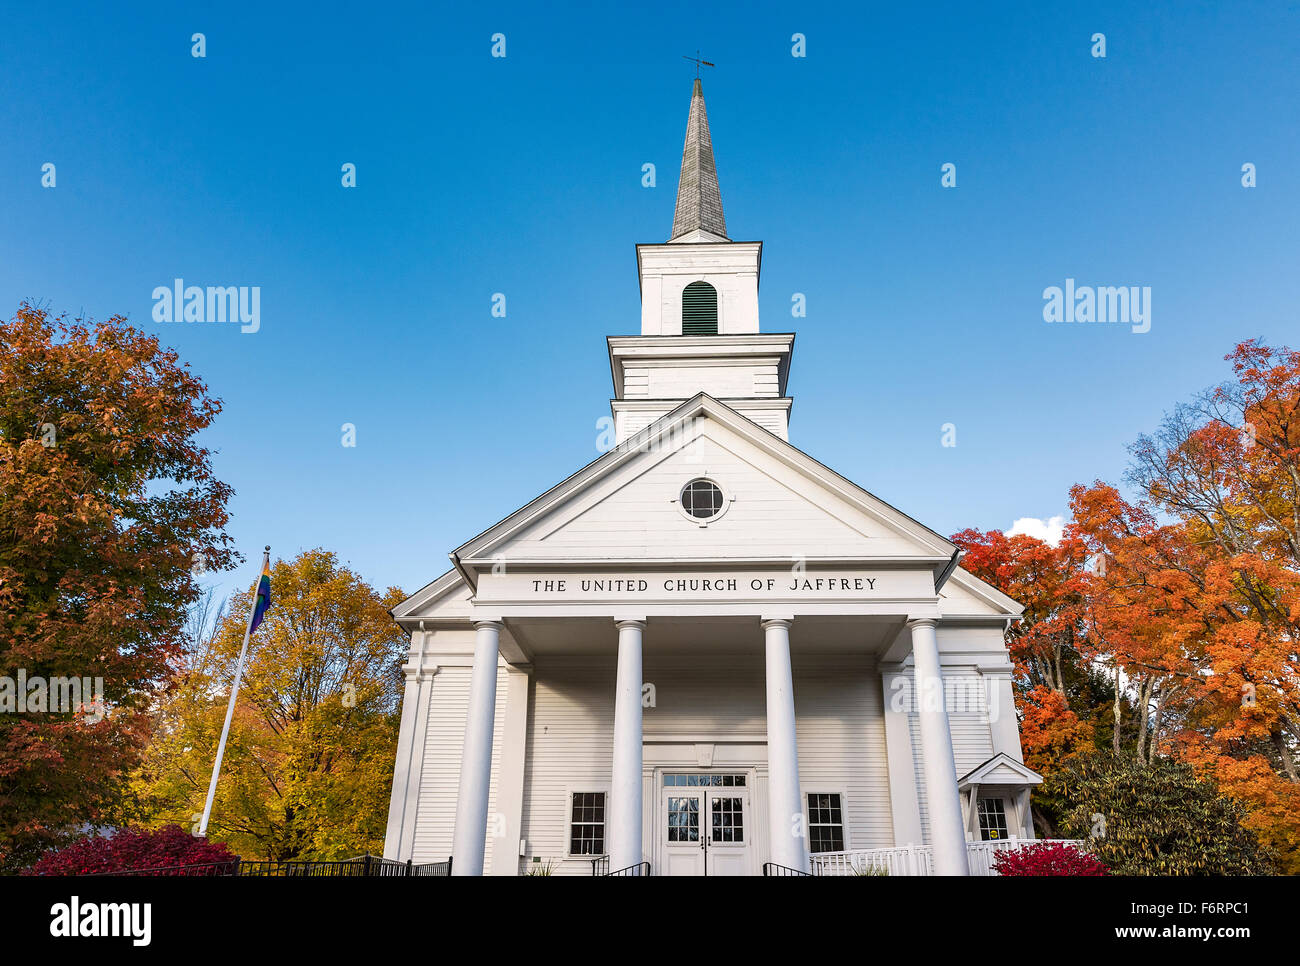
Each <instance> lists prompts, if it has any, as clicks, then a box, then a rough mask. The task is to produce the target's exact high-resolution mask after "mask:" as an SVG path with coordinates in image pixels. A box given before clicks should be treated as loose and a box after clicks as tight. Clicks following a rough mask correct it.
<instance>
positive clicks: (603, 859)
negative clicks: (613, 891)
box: [591, 855, 650, 876]
mask: <svg viewBox="0 0 1300 966" xmlns="http://www.w3.org/2000/svg"><path fill="white" fill-rule="evenodd" d="M591 874H592V875H637V876H641V875H649V874H650V863H649V862H638V863H637V864H636V865H629V866H628V867H627V868H626V869H615V870H614V871H613V872H611V871H609V856H608V855H598V856H596V857H595V858H594V859H592V860H591Z"/></svg>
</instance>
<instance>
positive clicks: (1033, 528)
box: [1006, 516, 1065, 547]
mask: <svg viewBox="0 0 1300 966" xmlns="http://www.w3.org/2000/svg"><path fill="white" fill-rule="evenodd" d="M1064 531H1065V517H1062V516H1056V517H1051V518H1049V519H1048V520H1046V521H1043V520H1040V519H1038V517H1021V518H1020V519H1018V520H1017V521H1016V522H1015V523H1013V524H1011V529H1010V530H1008V531H1006V534H1007V536H1008V537H1014V536H1016V535H1017V534H1021V533H1024V534H1027V535H1029V536H1031V537H1037V538H1038V539H1039V540H1042V541H1044V542H1046V543H1050V544H1051V545H1052V546H1053V547H1055V546H1056V545H1057V544H1058V543H1060V542H1061V537H1062V536H1063V534H1064Z"/></svg>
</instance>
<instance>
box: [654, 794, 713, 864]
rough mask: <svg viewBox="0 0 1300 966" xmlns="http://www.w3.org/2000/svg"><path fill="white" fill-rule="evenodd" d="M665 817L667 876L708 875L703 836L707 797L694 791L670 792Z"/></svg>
mask: <svg viewBox="0 0 1300 966" xmlns="http://www.w3.org/2000/svg"><path fill="white" fill-rule="evenodd" d="M663 814H664V836H665V837H664V873H665V874H666V875H704V859H705V853H704V845H705V843H704V841H703V840H702V838H701V836H700V832H701V828H700V818H701V816H702V815H703V814H704V794H703V793H702V792H698V791H695V790H693V789H692V790H687V789H685V788H673V789H668V790H667V792H666V794H665V795H664V813H663Z"/></svg>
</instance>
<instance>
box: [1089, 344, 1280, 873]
mask: <svg viewBox="0 0 1300 966" xmlns="http://www.w3.org/2000/svg"><path fill="white" fill-rule="evenodd" d="M1227 358H1228V359H1229V360H1231V361H1232V364H1233V372H1234V379H1233V380H1231V381H1229V382H1227V383H1225V384H1224V385H1222V386H1219V387H1217V388H1215V389H1213V390H1211V391H1209V392H1206V393H1203V394H1202V395H1201V396H1200V397H1198V398H1197V399H1196V400H1194V401H1193V402H1191V403H1189V404H1186V405H1183V406H1180V407H1179V408H1178V409H1176V410H1175V411H1174V413H1173V414H1171V415H1170V416H1168V417H1167V418H1166V419H1165V421H1164V423H1163V424H1162V426H1161V428H1160V430H1159V432H1158V433H1156V434H1155V435H1154V436H1151V437H1143V438H1141V439H1140V440H1139V441H1138V443H1137V444H1136V445H1135V446H1134V447H1133V451H1132V452H1133V463H1132V468H1131V471H1130V474H1129V478H1128V482H1129V484H1130V485H1131V486H1132V487H1133V489H1134V490H1135V491H1136V494H1137V498H1136V499H1135V500H1133V501H1129V500H1126V499H1125V498H1124V497H1123V496H1121V494H1120V493H1119V491H1118V490H1116V489H1115V488H1114V487H1112V486H1109V485H1106V484H1104V483H1100V482H1098V483H1095V484H1093V485H1092V486H1090V487H1083V486H1076V487H1074V488H1073V489H1072V490H1071V506H1072V510H1073V513H1074V519H1075V526H1074V534H1075V535H1076V536H1077V538H1078V539H1079V540H1080V541H1082V543H1083V544H1084V545H1085V546H1086V547H1087V549H1088V551H1089V552H1090V553H1092V554H1094V555H1096V557H1097V559H1099V560H1101V561H1102V562H1103V564H1104V565H1103V566H1101V567H1098V568H1097V569H1096V572H1095V573H1091V574H1088V575H1087V576H1086V577H1085V578H1084V579H1083V581H1082V582H1081V590H1082V592H1083V595H1084V597H1085V598H1086V600H1087V606H1088V611H1089V620H1090V621H1091V622H1092V623H1093V624H1094V626H1095V628H1096V629H1097V632H1098V637H1099V638H1101V639H1104V641H1105V642H1106V647H1107V648H1108V649H1109V651H1110V655H1111V659H1112V660H1113V661H1114V662H1115V663H1116V664H1117V666H1118V667H1119V668H1121V669H1122V671H1123V673H1124V676H1125V679H1126V684H1127V688H1128V690H1129V693H1130V695H1131V696H1132V697H1133V699H1134V703H1135V709H1136V712H1137V725H1138V741H1137V744H1136V747H1135V749H1134V751H1135V754H1136V756H1137V757H1138V758H1139V759H1142V760H1146V761H1151V760H1153V759H1154V758H1155V756H1156V755H1158V754H1159V755H1172V756H1176V757H1178V758H1180V759H1182V760H1185V761H1188V762H1190V763H1191V764H1193V765H1194V766H1195V767H1196V768H1197V770H1198V771H1200V772H1201V773H1202V774H1206V775H1209V776H1211V777H1213V778H1214V779H1215V780H1216V781H1217V783H1218V786H1219V788H1220V790H1221V791H1222V792H1223V793H1225V794H1228V795H1230V796H1232V797H1234V798H1236V799H1238V800H1240V801H1242V802H1243V803H1245V805H1246V806H1247V809H1248V811H1247V814H1246V817H1245V819H1244V821H1245V823H1246V824H1247V825H1248V826H1249V827H1251V828H1253V829H1254V831H1255V832H1256V833H1257V834H1258V835H1259V838H1260V840H1261V841H1262V842H1263V843H1264V844H1265V845H1267V846H1269V847H1270V848H1272V849H1273V850H1274V851H1275V852H1276V853H1277V854H1278V856H1279V860H1280V863H1281V865H1282V867H1283V868H1285V869H1287V870H1289V871H1291V872H1300V775H1298V774H1297V766H1296V755H1297V745H1298V744H1300V674H1298V673H1297V672H1298V670H1300V668H1298V665H1297V657H1298V655H1297V634H1298V632H1300V353H1297V352H1295V351H1292V350H1289V349H1279V348H1272V347H1269V346H1267V345H1264V344H1262V343H1260V342H1258V341H1250V342H1244V343H1241V344H1240V345H1238V346H1237V347H1236V349H1235V350H1234V352H1233V353H1232V354H1230V355H1229V356H1228V357H1227Z"/></svg>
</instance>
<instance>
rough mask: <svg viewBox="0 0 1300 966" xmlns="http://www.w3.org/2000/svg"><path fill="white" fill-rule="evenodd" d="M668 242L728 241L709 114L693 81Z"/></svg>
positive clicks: (699, 89) (702, 90)
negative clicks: (674, 209)
mask: <svg viewBox="0 0 1300 966" xmlns="http://www.w3.org/2000/svg"><path fill="white" fill-rule="evenodd" d="M668 240H669V241H671V242H695V241H706V242H719V241H727V220H726V219H725V218H724V217H723V215H722V193H721V191H719V189H718V168H717V165H716V164H714V161H713V138H712V137H710V136H709V114H708V111H706V110H705V108H704V88H703V87H701V86H700V79H699V78H698V77H697V78H695V87H694V88H693V89H692V91H691V113H690V117H689V118H688V119H687V121H686V145H685V147H683V148H682V174H681V179H680V180H679V181H678V182H677V209H676V211H674V212H673V233H672V236H671V237H670V238H669V239H668Z"/></svg>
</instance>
